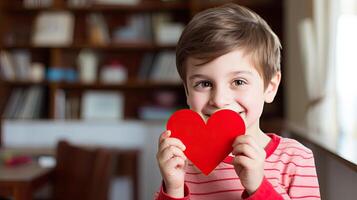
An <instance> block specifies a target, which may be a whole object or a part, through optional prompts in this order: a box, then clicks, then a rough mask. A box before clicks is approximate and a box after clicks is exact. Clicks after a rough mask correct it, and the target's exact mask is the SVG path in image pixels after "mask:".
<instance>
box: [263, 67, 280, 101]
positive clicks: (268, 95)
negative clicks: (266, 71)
mask: <svg viewBox="0 0 357 200" xmlns="http://www.w3.org/2000/svg"><path fill="white" fill-rule="evenodd" d="M280 80H281V72H277V73H276V74H275V75H274V76H273V78H272V79H271V80H270V82H269V84H268V86H267V87H266V89H265V91H264V96H265V102H266V103H271V102H273V100H274V98H275V95H276V93H277V92H278V88H279V84H280Z"/></svg>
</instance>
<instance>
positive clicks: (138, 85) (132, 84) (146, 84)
mask: <svg viewBox="0 0 357 200" xmlns="http://www.w3.org/2000/svg"><path fill="white" fill-rule="evenodd" d="M0 84H3V85H4V86H13V87H28V86H35V85H39V86H48V87H55V88H60V89H61V88H62V89H82V90H86V89H102V90H110V89H154V88H159V89H161V88H163V89H165V88H166V89H170V88H171V89H179V88H182V87H183V86H182V84H181V83H176V82H168V81H162V82H161V81H138V80H130V81H128V82H126V83H118V84H106V83H100V82H95V83H79V82H73V83H71V82H49V81H42V82H33V81H6V80H0Z"/></svg>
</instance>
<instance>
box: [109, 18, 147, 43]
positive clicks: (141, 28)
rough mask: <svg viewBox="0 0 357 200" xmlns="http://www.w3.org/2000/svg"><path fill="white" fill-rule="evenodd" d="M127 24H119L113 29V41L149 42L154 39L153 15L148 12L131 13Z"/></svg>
mask: <svg viewBox="0 0 357 200" xmlns="http://www.w3.org/2000/svg"><path fill="white" fill-rule="evenodd" d="M126 24H127V25H126V26H119V27H117V28H115V29H114V31H113V41H114V42H116V43H121V42H132V43H140V42H142V43H148V42H151V39H152V30H151V16H150V15H148V14H134V15H130V17H129V19H128V20H127V21H126Z"/></svg>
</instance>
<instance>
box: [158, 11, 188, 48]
mask: <svg viewBox="0 0 357 200" xmlns="http://www.w3.org/2000/svg"><path fill="white" fill-rule="evenodd" d="M152 24H153V25H152V26H153V31H154V39H155V42H156V43H157V44H159V45H176V43H177V42H178V40H179V38H180V36H181V33H182V31H183V29H184V27H185V26H184V24H183V23H178V22H173V20H172V16H171V15H169V14H167V13H160V14H155V15H153V16H152Z"/></svg>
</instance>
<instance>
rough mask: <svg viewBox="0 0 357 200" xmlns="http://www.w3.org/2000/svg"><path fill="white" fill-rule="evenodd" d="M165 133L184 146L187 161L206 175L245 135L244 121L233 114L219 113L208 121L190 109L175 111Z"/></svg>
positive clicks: (220, 111)
mask: <svg viewBox="0 0 357 200" xmlns="http://www.w3.org/2000/svg"><path fill="white" fill-rule="evenodd" d="M166 128H167V130H170V131H171V137H174V138H178V139H180V140H181V141H182V143H183V144H184V145H185V146H186V150H185V151H184V153H185V155H186V157H187V158H188V159H189V160H190V161H191V162H192V163H193V164H194V165H195V166H196V167H197V168H198V169H200V170H201V171H202V173H204V174H205V175H208V174H209V173H211V171H212V170H213V169H215V168H216V167H217V166H218V164H219V163H220V162H222V161H223V160H224V159H225V158H226V157H227V156H228V155H229V153H231V152H232V150H233V148H232V144H233V142H234V139H235V138H236V137H237V136H239V135H243V134H244V133H245V124H244V121H243V119H242V118H241V117H240V116H239V114H237V113H236V112H234V111H232V110H219V111H217V112H215V113H214V114H213V115H211V117H210V118H209V119H208V121H207V124H206V123H205V121H204V120H203V119H202V118H201V116H200V115H199V114H198V113H196V112H194V111H192V110H189V109H183V110H179V111H176V112H175V113H174V114H173V115H172V116H171V117H170V118H169V120H168V122H167V125H166Z"/></svg>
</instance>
